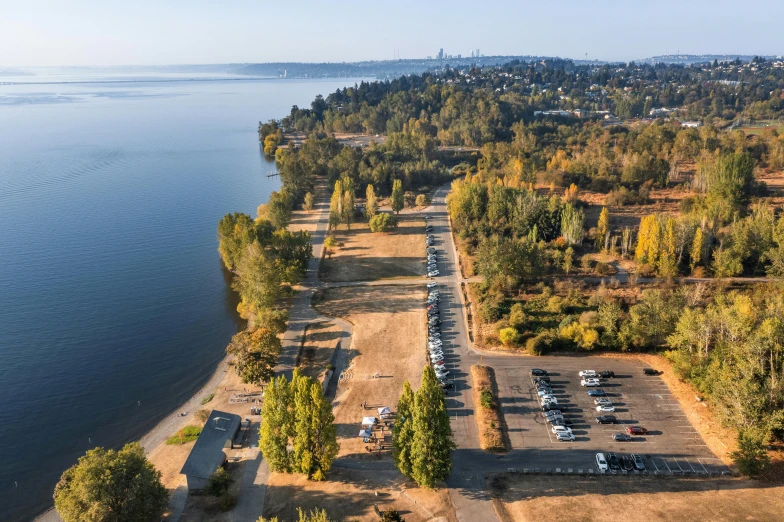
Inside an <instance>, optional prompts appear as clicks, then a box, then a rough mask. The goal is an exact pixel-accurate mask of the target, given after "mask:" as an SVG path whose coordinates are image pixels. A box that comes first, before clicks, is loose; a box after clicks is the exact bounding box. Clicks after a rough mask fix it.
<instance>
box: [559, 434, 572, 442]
mask: <svg viewBox="0 0 784 522" xmlns="http://www.w3.org/2000/svg"><path fill="white" fill-rule="evenodd" d="M555 439H556V440H557V441H558V442H572V441H574V433H571V432H569V433H556V434H555Z"/></svg>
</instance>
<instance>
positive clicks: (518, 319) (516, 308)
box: [509, 303, 528, 330]
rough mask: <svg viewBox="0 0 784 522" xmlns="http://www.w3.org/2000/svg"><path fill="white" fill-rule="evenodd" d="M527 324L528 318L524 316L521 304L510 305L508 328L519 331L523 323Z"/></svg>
mask: <svg viewBox="0 0 784 522" xmlns="http://www.w3.org/2000/svg"><path fill="white" fill-rule="evenodd" d="M527 322H528V316H526V315H525V311H524V309H523V304H522V303H515V304H514V305H512V310H511V311H510V312H509V326H511V327H512V328H515V329H517V330H519V329H520V328H522V327H523V326H524V325H525V323H527Z"/></svg>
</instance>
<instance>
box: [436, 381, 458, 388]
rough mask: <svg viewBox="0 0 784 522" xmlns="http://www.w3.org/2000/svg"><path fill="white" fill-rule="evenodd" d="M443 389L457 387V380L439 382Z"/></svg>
mask: <svg viewBox="0 0 784 522" xmlns="http://www.w3.org/2000/svg"><path fill="white" fill-rule="evenodd" d="M438 385H439V386H440V387H441V389H442V390H448V389H449V388H454V387H455V381H450V380H445V381H441V382H439V383H438Z"/></svg>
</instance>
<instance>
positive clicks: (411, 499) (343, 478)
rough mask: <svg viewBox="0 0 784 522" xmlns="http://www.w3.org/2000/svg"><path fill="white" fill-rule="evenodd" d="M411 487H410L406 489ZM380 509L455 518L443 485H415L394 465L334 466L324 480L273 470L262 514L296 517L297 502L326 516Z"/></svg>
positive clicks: (371, 515) (413, 519)
mask: <svg viewBox="0 0 784 522" xmlns="http://www.w3.org/2000/svg"><path fill="white" fill-rule="evenodd" d="M407 488H412V489H407ZM373 504H376V505H378V508H379V509H380V510H388V509H396V510H397V511H398V512H400V513H401V515H403V518H405V520H406V522H423V521H425V520H443V521H452V520H455V518H454V514H453V512H452V507H451V503H450V500H449V494H448V491H447V490H446V489H439V490H427V489H420V488H417V487H416V485H415V484H413V483H412V482H410V481H406V480H405V477H403V476H402V475H401V474H400V473H399V472H398V471H396V470H384V471H379V470H358V469H346V468H334V469H333V470H332V471H330V472H329V474H328V475H327V480H325V481H323V482H315V481H309V480H307V479H305V478H304V477H303V476H300V475H283V474H280V473H271V474H270V478H269V482H268V486H267V494H266V500H265V503H264V516H265V517H273V516H276V517H279V518H280V520H297V508H298V507H299V508H302V509H304V510H305V511H311V510H314V509H324V510H326V511H327V514H328V515H329V518H330V520H360V521H368V522H370V521H377V520H378V516H377V515H376V514H375V512H374V509H373Z"/></svg>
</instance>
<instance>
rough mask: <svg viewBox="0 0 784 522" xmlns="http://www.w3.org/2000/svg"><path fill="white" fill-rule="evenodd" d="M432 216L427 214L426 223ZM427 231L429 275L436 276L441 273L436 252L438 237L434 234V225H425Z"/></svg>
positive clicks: (426, 244) (426, 245)
mask: <svg viewBox="0 0 784 522" xmlns="http://www.w3.org/2000/svg"><path fill="white" fill-rule="evenodd" d="M429 218H430V216H425V223H427V220H428V219H429ZM425 233H426V234H427V237H426V238H425V248H426V249H427V277H436V276H438V275H439V274H440V272H439V271H438V254H437V253H436V249H435V247H433V244H435V241H436V238H435V236H434V235H433V225H429V224H426V225H425Z"/></svg>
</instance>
